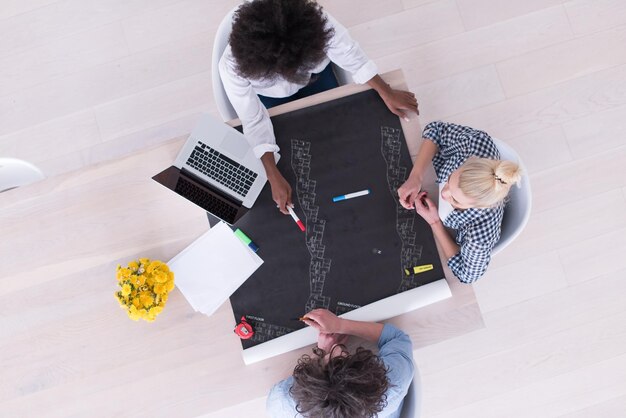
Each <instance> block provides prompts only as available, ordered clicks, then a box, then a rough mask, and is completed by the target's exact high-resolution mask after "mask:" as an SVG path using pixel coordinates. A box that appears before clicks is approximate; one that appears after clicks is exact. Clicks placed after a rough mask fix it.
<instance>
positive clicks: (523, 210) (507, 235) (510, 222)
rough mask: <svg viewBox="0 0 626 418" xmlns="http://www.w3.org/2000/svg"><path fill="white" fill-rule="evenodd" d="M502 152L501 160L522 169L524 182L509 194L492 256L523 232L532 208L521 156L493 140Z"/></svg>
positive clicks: (505, 145)
mask: <svg viewBox="0 0 626 418" xmlns="http://www.w3.org/2000/svg"><path fill="white" fill-rule="evenodd" d="M492 139H493V142H494V143H495V144H496V147H497V148H498V151H500V158H502V159H503V160H509V161H514V162H516V163H517V164H518V165H519V166H520V167H521V168H522V180H521V182H520V187H516V186H513V187H511V191H510V192H509V198H508V199H509V200H508V202H507V204H506V206H505V207H504V217H503V218H502V230H501V232H500V240H499V241H498V242H497V243H496V245H495V246H494V247H493V250H492V251H491V256H492V257H493V256H495V255H496V254H498V253H499V252H500V251H502V250H503V249H504V248H505V247H506V246H507V245H509V244H510V243H511V242H513V240H514V239H515V238H517V236H518V235H519V234H520V233H521V232H522V230H523V229H524V227H526V224H527V223H528V219H529V218H530V209H531V206H532V194H531V189H530V179H529V176H528V172H527V171H526V167H525V166H524V163H523V162H522V159H521V158H520V156H519V155H518V154H517V152H515V150H514V149H513V148H511V147H510V146H509V145H507V144H506V143H504V142H502V141H500V140H499V139H495V138H492Z"/></svg>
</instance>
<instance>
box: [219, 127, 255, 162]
mask: <svg viewBox="0 0 626 418" xmlns="http://www.w3.org/2000/svg"><path fill="white" fill-rule="evenodd" d="M220 148H221V149H222V150H224V151H226V152H227V153H230V154H232V155H233V156H235V157H237V158H240V159H243V157H245V156H246V154H247V153H248V150H249V149H250V144H248V141H247V140H246V138H244V137H243V136H242V135H237V134H234V133H228V134H227V135H226V137H224V139H223V140H222V143H221V144H220Z"/></svg>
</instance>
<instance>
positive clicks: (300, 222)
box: [287, 205, 306, 232]
mask: <svg viewBox="0 0 626 418" xmlns="http://www.w3.org/2000/svg"><path fill="white" fill-rule="evenodd" d="M287 210H288V211H289V214H290V215H291V217H292V218H293V220H294V221H295V222H296V223H297V224H298V226H299V227H300V230H302V232H304V231H306V227H305V226H304V224H303V223H302V221H301V220H300V218H298V215H296V212H294V211H293V208H292V207H291V206H289V205H287Z"/></svg>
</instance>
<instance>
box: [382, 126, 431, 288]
mask: <svg viewBox="0 0 626 418" xmlns="http://www.w3.org/2000/svg"><path fill="white" fill-rule="evenodd" d="M400 132H401V131H400V129H396V128H390V127H387V126H381V128H380V136H381V152H382V154H383V159H384V160H385V163H387V183H388V184H389V192H390V193H391V197H392V198H393V200H394V202H395V204H396V231H397V233H398V236H399V237H400V240H401V241H402V250H401V251H400V268H399V274H400V276H401V281H400V287H399V288H398V293H400V292H404V291H405V290H409V289H413V288H415V287H417V283H416V277H415V276H413V275H411V276H407V275H406V274H405V273H404V269H405V268H410V267H413V266H416V265H418V262H419V260H420V259H421V258H422V250H423V248H424V247H423V246H422V245H418V244H417V243H416V242H415V237H416V233H415V217H416V216H417V214H416V213H415V211H414V210H406V209H404V207H403V206H402V205H401V204H400V202H399V200H398V188H399V187H400V186H401V185H402V183H404V182H405V181H406V178H407V168H406V167H403V166H401V165H400V155H401V154H400V152H401V150H402V143H401V141H402V138H401V137H400Z"/></svg>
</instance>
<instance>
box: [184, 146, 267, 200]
mask: <svg viewBox="0 0 626 418" xmlns="http://www.w3.org/2000/svg"><path fill="white" fill-rule="evenodd" d="M187 165H189V166H190V167H193V168H195V169H196V170H198V171H199V172H201V173H203V174H206V175H207V176H209V177H210V178H212V179H213V180H215V181H217V182H218V183H220V184H222V185H223V186H226V187H227V188H229V189H230V190H232V191H233V192H236V193H238V194H239V195H241V196H244V197H245V196H246V195H247V194H248V191H250V187H252V183H254V180H255V179H256V177H257V174H256V173H255V172H254V171H252V170H249V169H247V168H246V167H244V166H242V165H241V164H239V163H237V162H236V161H233V160H231V159H230V158H228V157H227V156H225V155H223V154H222V153H220V152H218V151H216V150H214V149H213V148H211V147H209V146H208V145H206V144H204V143H203V142H201V141H198V144H197V145H196V147H195V148H194V150H193V152H192V153H191V155H190V156H189V159H188V160H187Z"/></svg>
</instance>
